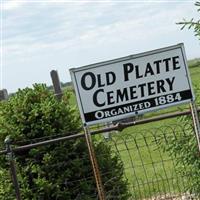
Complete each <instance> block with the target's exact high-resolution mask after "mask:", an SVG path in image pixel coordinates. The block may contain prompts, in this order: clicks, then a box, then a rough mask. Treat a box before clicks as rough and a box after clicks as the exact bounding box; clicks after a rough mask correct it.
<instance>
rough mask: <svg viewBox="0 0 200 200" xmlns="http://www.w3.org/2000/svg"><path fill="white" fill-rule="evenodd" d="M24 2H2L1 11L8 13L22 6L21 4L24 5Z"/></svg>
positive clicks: (16, 0)
mask: <svg viewBox="0 0 200 200" xmlns="http://www.w3.org/2000/svg"><path fill="white" fill-rule="evenodd" d="M25 3H26V1H19V0H7V1H3V9H4V10H7V11H10V10H14V9H17V8H19V7H21V6H23V4H25Z"/></svg>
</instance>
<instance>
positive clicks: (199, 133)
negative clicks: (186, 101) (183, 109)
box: [190, 101, 200, 153]
mask: <svg viewBox="0 0 200 200" xmlns="http://www.w3.org/2000/svg"><path fill="white" fill-rule="evenodd" d="M190 108H191V114H192V120H193V124H194V130H195V134H196V138H197V143H198V149H199V153H200V124H199V116H198V112H197V107H196V104H195V102H194V101H192V102H191V103H190Z"/></svg>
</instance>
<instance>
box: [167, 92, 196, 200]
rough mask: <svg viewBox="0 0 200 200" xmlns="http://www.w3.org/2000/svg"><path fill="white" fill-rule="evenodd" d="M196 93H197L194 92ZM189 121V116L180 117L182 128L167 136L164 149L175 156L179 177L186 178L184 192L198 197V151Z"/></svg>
mask: <svg viewBox="0 0 200 200" xmlns="http://www.w3.org/2000/svg"><path fill="white" fill-rule="evenodd" d="M196 90H197V91H198V90H199V89H196ZM196 94H198V93H197V92H196ZM196 97H197V104H198V105H199V103H200V102H198V101H199V100H200V98H199V96H198V95H197V96H196ZM199 117H200V114H199ZM199 119H200V118H199ZM191 123H192V118H191V116H184V117H180V118H179V124H181V126H182V127H183V129H182V131H180V132H176V133H175V134H173V135H172V136H170V137H168V138H167V140H168V143H167V146H166V145H165V146H164V149H165V150H166V151H168V152H169V153H170V155H171V156H173V157H175V162H176V168H177V172H178V173H179V174H180V177H184V178H185V179H186V182H185V187H186V188H185V190H186V191H185V192H190V193H191V194H194V195H196V196H198V197H200V152H199V150H198V144H197V140H196V137H195V131H194V128H193V126H192V125H191Z"/></svg>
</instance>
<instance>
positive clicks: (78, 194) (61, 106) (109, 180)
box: [0, 85, 128, 200]
mask: <svg viewBox="0 0 200 200" xmlns="http://www.w3.org/2000/svg"><path fill="white" fill-rule="evenodd" d="M68 99H69V97H68V96H67V95H66V94H65V95H64V96H63V98H62V100H61V101H58V100H57V99H56V98H55V97H54V95H53V94H52V93H51V92H50V91H49V90H48V89H47V87H46V86H45V85H34V88H33V89H30V88H26V89H24V90H19V91H18V92H17V93H16V94H15V95H13V96H12V97H10V99H9V100H8V101H7V102H0V116H1V117H0V140H1V147H2V146H3V141H4V139H5V137H6V136H7V135H11V138H12V139H13V145H16V146H17V145H19V144H20V145H22V144H27V143H30V142H34V141H36V140H38V139H37V138H43V139H46V138H52V137H54V136H55V135H56V134H58V133H59V134H65V135H70V134H72V132H77V131H79V130H80V122H79V117H77V116H76V113H75V109H74V108H72V107H71V106H69V104H68ZM19 141H20V142H19ZM94 147H95V151H96V152H97V155H98V157H97V158H98V161H99V165H100V169H101V173H102V174H104V175H103V183H105V191H106V193H107V194H112V196H113V194H114V195H117V194H120V195H121V197H112V198H110V199H118V198H119V199H122V200H123V199H124V200H125V199H128V186H127V182H126V181H125V180H124V179H123V165H122V162H121V161H120V159H119V157H118V156H117V155H112V152H111V149H110V147H109V146H108V145H107V144H106V143H105V142H101V141H99V140H98V141H97V140H96V141H95V145H94ZM15 159H16V163H17V172H18V179H19V181H20V190H21V195H22V199H24V200H30V199H31V200H36V199H37V200H39V199H45V200H70V199H73V200H74V199H81V200H90V199H95V194H96V186H95V181H94V178H93V174H92V169H91V164H90V160H89V156H88V150H87V146H86V144H85V140H84V138H80V139H76V140H70V141H65V142H59V143H57V144H51V145H47V146H42V147H38V148H34V149H31V150H24V151H23V152H22V151H20V152H18V153H16V155H15ZM7 165H8V161H7V160H6V159H5V158H2V157H1V158H0V172H1V173H0V185H1V186H0V199H2V200H4V199H5V200H8V199H14V198H13V194H12V193H11V192H10V191H11V190H12V184H11V183H10V178H9V179H8V166H7ZM108 169H111V173H108Z"/></svg>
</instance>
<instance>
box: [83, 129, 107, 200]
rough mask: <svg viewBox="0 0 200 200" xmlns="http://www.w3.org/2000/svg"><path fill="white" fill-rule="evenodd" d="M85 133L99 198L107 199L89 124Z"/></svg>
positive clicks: (101, 199) (100, 199)
mask: <svg viewBox="0 0 200 200" xmlns="http://www.w3.org/2000/svg"><path fill="white" fill-rule="evenodd" d="M84 133H85V139H86V143H87V147H88V151H89V157H90V161H91V164H92V169H93V173H94V177H95V181H96V186H97V191H98V196H99V200H105V199H106V198H105V193H104V189H103V183H102V180H101V175H100V171H99V166H98V162H97V159H96V155H95V151H94V147H93V145H92V138H91V134H90V131H89V128H88V127H87V126H84Z"/></svg>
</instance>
